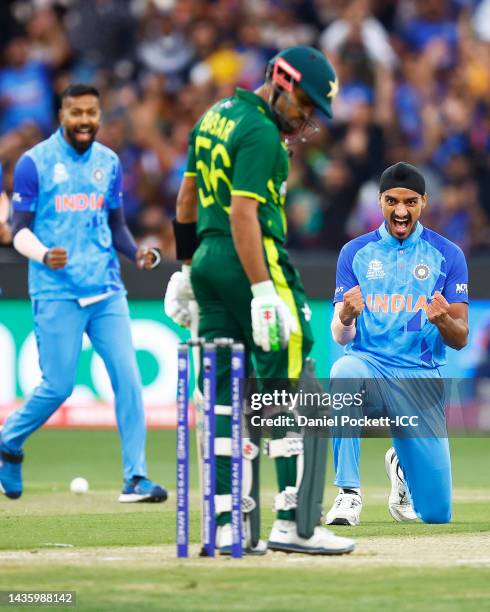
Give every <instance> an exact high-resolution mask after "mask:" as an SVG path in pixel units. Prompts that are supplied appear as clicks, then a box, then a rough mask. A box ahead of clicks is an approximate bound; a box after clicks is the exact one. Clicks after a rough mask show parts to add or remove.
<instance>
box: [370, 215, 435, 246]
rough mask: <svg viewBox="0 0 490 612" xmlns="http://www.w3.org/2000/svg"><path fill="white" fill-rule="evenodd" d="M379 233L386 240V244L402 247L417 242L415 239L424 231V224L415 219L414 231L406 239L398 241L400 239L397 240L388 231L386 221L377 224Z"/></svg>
mask: <svg viewBox="0 0 490 612" xmlns="http://www.w3.org/2000/svg"><path fill="white" fill-rule="evenodd" d="M378 231H379V233H380V234H381V239H382V240H383V241H384V242H386V244H389V245H390V246H393V247H398V248H400V247H404V248H407V247H409V246H411V245H412V244H414V242H417V240H418V239H419V238H420V234H421V233H422V232H423V231H424V226H423V225H422V223H420V221H417V225H416V226H415V229H414V231H413V232H412V233H411V234H410V236H409V237H408V238H407V239H406V240H403V241H401V242H400V240H398V238H395V237H394V236H392V235H391V234H390V232H389V231H388V228H387V227H386V222H384V223H382V224H381V225H380V226H379V229H378Z"/></svg>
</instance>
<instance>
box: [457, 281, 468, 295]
mask: <svg viewBox="0 0 490 612" xmlns="http://www.w3.org/2000/svg"><path fill="white" fill-rule="evenodd" d="M456 293H468V284H467V283H456Z"/></svg>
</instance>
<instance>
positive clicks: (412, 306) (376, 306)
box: [366, 293, 427, 313]
mask: <svg viewBox="0 0 490 612" xmlns="http://www.w3.org/2000/svg"><path fill="white" fill-rule="evenodd" d="M366 307H367V309H368V310H369V311H370V312H385V313H388V312H394V313H397V312H402V311H405V312H417V310H425V309H426V308H427V297H426V296H425V295H419V296H418V297H417V296H414V295H412V294H411V293H409V294H408V295H406V296H405V295H402V294H401V293H368V294H367V296H366Z"/></svg>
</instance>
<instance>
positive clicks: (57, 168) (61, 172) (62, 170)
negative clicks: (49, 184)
mask: <svg viewBox="0 0 490 612" xmlns="http://www.w3.org/2000/svg"><path fill="white" fill-rule="evenodd" d="M69 178H70V177H69V175H68V170H67V169H66V167H65V164H62V163H57V164H55V165H54V168H53V183H55V185H59V183H64V182H65V181H67V180H68V179H69Z"/></svg>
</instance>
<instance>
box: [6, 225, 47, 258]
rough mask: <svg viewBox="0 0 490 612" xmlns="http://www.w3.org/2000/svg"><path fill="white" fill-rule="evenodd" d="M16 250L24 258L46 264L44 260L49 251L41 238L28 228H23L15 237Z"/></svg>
mask: <svg viewBox="0 0 490 612" xmlns="http://www.w3.org/2000/svg"><path fill="white" fill-rule="evenodd" d="M14 248H15V250H16V251H18V252H19V253H20V254H21V255H24V257H28V258H29V259H34V260H36V261H38V262H39V263H44V262H43V259H44V256H45V255H46V253H47V252H48V251H49V249H48V247H47V246H46V245H45V244H43V243H42V242H41V241H40V240H39V238H38V237H37V236H36V235H35V234H34V233H33V232H31V230H30V229H29V228H27V227H23V228H22V229H21V230H19V231H18V232H17V233H16V234H15V236H14Z"/></svg>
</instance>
